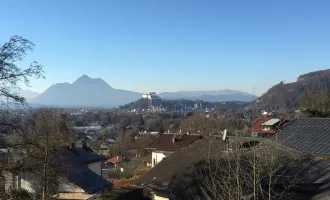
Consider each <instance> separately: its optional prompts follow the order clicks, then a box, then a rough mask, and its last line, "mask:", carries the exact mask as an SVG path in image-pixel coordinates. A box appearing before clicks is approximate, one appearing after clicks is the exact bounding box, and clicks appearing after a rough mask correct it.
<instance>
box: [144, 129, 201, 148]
mask: <svg viewBox="0 0 330 200" xmlns="http://www.w3.org/2000/svg"><path fill="white" fill-rule="evenodd" d="M174 137H175V142H173V138H174ZM201 138H202V136H201V135H200V134H173V133H164V134H162V135H160V136H158V137H157V138H156V139H155V140H153V141H152V142H151V143H150V144H149V145H148V146H147V147H146V149H156V151H170V152H174V151H177V150H179V149H182V148H184V147H186V146H188V145H190V144H191V143H193V142H195V141H196V140H198V139H201Z"/></svg>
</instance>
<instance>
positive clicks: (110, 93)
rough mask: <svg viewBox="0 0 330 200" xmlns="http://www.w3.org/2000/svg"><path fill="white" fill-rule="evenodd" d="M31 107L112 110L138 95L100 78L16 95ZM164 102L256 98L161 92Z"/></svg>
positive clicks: (226, 93)
mask: <svg viewBox="0 0 330 200" xmlns="http://www.w3.org/2000/svg"><path fill="white" fill-rule="evenodd" d="M16 92H17V93H19V94H20V95H22V96H23V97H25V98H26V99H27V101H28V102H29V103H31V104H42V105H51V106H64V107H69V106H74V107H77V106H81V107H89V106H91V107H113V106H118V105H124V104H127V103H130V102H134V101H136V100H138V99H140V98H141V96H142V94H141V93H139V92H132V91H127V90H121V89H115V88H112V87H111V86H110V85H109V84H108V83H107V82H105V81H104V80H102V79H101V78H90V77H89V76H87V75H83V76H81V77H79V78H78V79H77V80H76V81H74V82H73V83H67V82H66V83H57V84H54V85H52V86H50V87H49V88H48V89H47V90H45V91H44V92H43V93H41V94H38V93H36V92H32V91H30V90H20V91H16ZM158 96H159V97H161V98H163V99H170V100H173V99H187V100H203V101H209V102H218V101H252V100H253V99H255V98H256V97H255V96H254V95H251V94H249V93H246V92H241V91H235V90H218V91H179V92H164V93H160V94H159V95H158Z"/></svg>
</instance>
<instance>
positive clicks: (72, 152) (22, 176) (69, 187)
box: [3, 143, 111, 200]
mask: <svg viewBox="0 0 330 200" xmlns="http://www.w3.org/2000/svg"><path fill="white" fill-rule="evenodd" d="M59 151H61V152H63V155H64V156H65V168H64V166H61V167H59V166H54V167H55V169H56V170H57V171H58V173H60V177H59V182H60V184H59V188H58V194H57V195H55V196H56V198H57V199H81V200H87V199H93V198H96V197H97V196H99V195H101V194H102V193H103V192H105V191H107V190H108V189H110V188H111V183H109V182H108V181H107V180H105V179H104V178H103V177H102V162H104V161H105V160H106V159H105V158H104V157H103V156H100V155H98V154H97V153H94V152H93V151H92V149H90V148H89V147H87V145H86V143H84V144H83V147H81V148H79V147H75V146H74V145H73V144H72V145H71V146H70V147H68V148H66V147H62V148H60V149H59ZM59 161H60V160H59ZM3 174H4V175H5V179H6V181H5V183H6V184H5V190H7V191H8V190H10V189H25V190H27V191H28V192H30V193H31V194H36V193H40V189H41V188H40V187H39V185H40V184H39V182H40V179H39V177H37V176H36V175H35V174H33V173H31V172H30V171H28V170H26V171H20V172H18V173H17V172H15V173H13V172H9V171H5V172H3Z"/></svg>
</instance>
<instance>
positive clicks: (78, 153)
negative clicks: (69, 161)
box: [69, 147, 106, 164]
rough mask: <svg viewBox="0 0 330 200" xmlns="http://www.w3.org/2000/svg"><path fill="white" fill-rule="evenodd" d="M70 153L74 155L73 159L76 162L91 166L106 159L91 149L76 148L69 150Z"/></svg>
mask: <svg viewBox="0 0 330 200" xmlns="http://www.w3.org/2000/svg"><path fill="white" fill-rule="evenodd" d="M69 152H70V153H71V154H72V156H73V158H74V159H75V161H76V162H79V163H80V164H89V163H94V162H100V161H105V160H106V158H105V157H103V156H101V155H99V154H97V153H95V152H94V151H93V150H92V149H91V148H89V147H87V148H86V147H81V148H80V147H76V148H73V149H69Z"/></svg>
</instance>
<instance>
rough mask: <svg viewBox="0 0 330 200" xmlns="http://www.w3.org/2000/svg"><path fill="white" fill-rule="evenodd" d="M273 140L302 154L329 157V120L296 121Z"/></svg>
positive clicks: (306, 119) (308, 119)
mask: <svg viewBox="0 0 330 200" xmlns="http://www.w3.org/2000/svg"><path fill="white" fill-rule="evenodd" d="M273 138H275V139H277V140H279V142H281V143H282V144H283V145H285V146H288V147H290V148H292V149H296V150H298V151H301V152H304V153H308V154H313V155H323V156H330V118H302V119H296V120H295V121H292V122H291V123H289V124H288V125H287V126H286V127H284V128H283V129H282V130H281V131H280V132H278V133H277V134H276V135H275V136H273Z"/></svg>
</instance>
